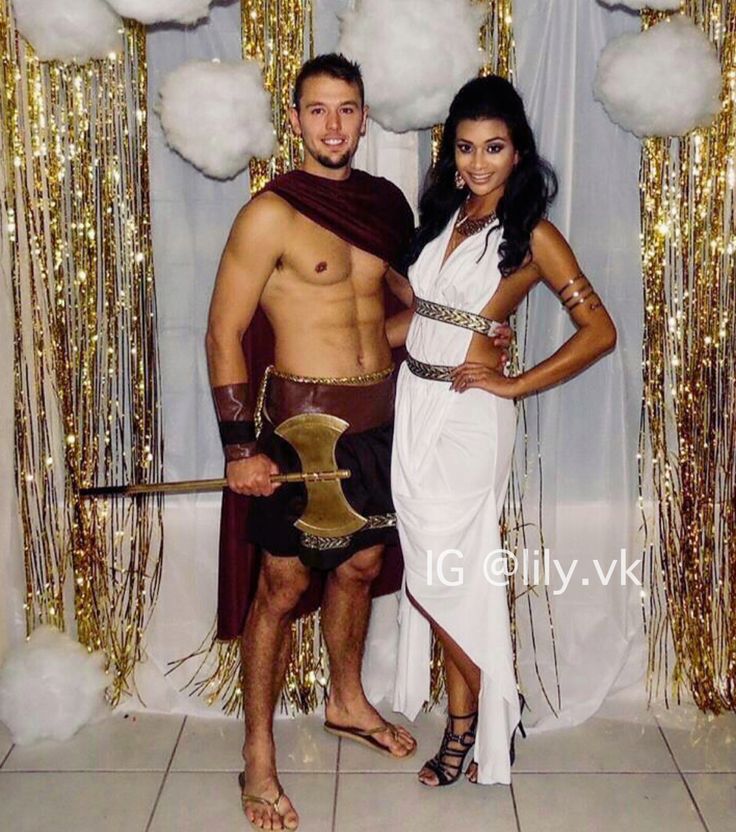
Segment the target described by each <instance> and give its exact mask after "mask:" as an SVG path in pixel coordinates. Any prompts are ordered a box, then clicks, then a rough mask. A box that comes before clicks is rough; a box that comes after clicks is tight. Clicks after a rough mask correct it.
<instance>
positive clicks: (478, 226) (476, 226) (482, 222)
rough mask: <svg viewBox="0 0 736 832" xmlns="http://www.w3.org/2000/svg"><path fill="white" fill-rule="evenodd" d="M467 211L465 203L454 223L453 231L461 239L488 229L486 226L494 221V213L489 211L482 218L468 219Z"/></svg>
mask: <svg viewBox="0 0 736 832" xmlns="http://www.w3.org/2000/svg"><path fill="white" fill-rule="evenodd" d="M467 211H468V203H467V201H466V202H464V203H463V207H462V208H461V210H460V214H459V216H458V218H457V220H456V221H455V231H457V233H458V234H460V236H461V237H470V236H472V235H473V234H477V233H478V232H479V231H482V230H483V229H484V228H488V226H489V225H490V224H491V223H492V222H493V221H494V220H495V219H496V212H495V211H491V213H490V214H486V215H485V216H484V217H470V216H468V213H467Z"/></svg>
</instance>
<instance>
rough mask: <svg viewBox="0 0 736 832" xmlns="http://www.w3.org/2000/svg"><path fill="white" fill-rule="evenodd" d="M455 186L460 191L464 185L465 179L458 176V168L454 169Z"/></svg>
mask: <svg viewBox="0 0 736 832" xmlns="http://www.w3.org/2000/svg"><path fill="white" fill-rule="evenodd" d="M455 187H456V188H457V189H458V191H462V189H463V188H464V187H465V180H464V179H463V178H462V176H460V171H459V170H456V171H455Z"/></svg>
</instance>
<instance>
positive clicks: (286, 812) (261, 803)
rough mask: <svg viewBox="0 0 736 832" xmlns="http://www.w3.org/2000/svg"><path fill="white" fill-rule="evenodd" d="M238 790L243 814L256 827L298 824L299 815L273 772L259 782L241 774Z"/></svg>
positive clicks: (288, 827) (271, 827) (270, 827)
mask: <svg viewBox="0 0 736 832" xmlns="http://www.w3.org/2000/svg"><path fill="white" fill-rule="evenodd" d="M240 790H241V797H242V803H243V811H244V812H245V816H246V817H247V818H248V820H249V821H250V823H251V825H252V826H254V827H255V828H256V829H269V830H272V829H273V830H275V829H296V828H297V827H298V826H299V815H297V813H296V811H295V809H294V807H293V806H292V804H291V801H290V800H289V798H288V797H287V796H286V795H285V794H284V790H283V789H282V788H281V784H280V783H279V781H278V778H277V777H276V773H275V772H274V773H273V775H272V776H269V777H266V778H265V779H264V780H261V781H260V782H256V781H251V780H248V779H246V777H245V775H243V774H241V775H240Z"/></svg>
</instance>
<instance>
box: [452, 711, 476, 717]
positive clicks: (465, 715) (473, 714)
mask: <svg viewBox="0 0 736 832" xmlns="http://www.w3.org/2000/svg"><path fill="white" fill-rule="evenodd" d="M447 716H449V717H450V719H470V718H471V717H473V716H478V711H473V713H472V714H451V713H450V712H449V711H448V712H447Z"/></svg>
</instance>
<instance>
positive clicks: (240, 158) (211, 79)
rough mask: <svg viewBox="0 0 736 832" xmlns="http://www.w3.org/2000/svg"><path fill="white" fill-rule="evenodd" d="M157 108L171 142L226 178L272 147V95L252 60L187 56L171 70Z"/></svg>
mask: <svg viewBox="0 0 736 832" xmlns="http://www.w3.org/2000/svg"><path fill="white" fill-rule="evenodd" d="M158 114H159V117H160V118H161V126H162V127H163V130H164V135H165V137H166V141H167V142H168V144H169V146H170V147H172V148H173V149H174V150H175V151H176V152H177V153H179V154H180V155H181V156H183V157H184V158H185V159H186V160H187V161H188V162H191V163H192V164H193V165H194V166H195V167H197V168H199V169H200V170H201V171H202V172H203V173H205V174H207V175H208V176H212V177H214V178H215V179H229V178H231V177H233V176H235V175H236V174H237V173H240V171H241V170H243V169H244V168H245V166H246V165H247V164H248V162H249V161H250V160H251V159H252V158H253V157H254V156H257V157H259V158H264V157H267V156H270V155H271V153H273V151H274V150H275V147H276V137H275V133H274V129H273V124H272V121H271V96H270V95H269V94H268V93H267V92H266V90H265V89H264V86H263V78H262V76H261V70H260V67H259V66H258V64H257V63H256V62H255V61H242V62H223V63H219V62H214V61H190V62H189V63H186V64H184V65H183V66H180V67H178V68H177V69H175V70H174V71H173V72H171V73H169V74H168V75H167V76H166V78H165V79H164V82H163V84H162V85H161V90H160V100H159V105H158Z"/></svg>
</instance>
